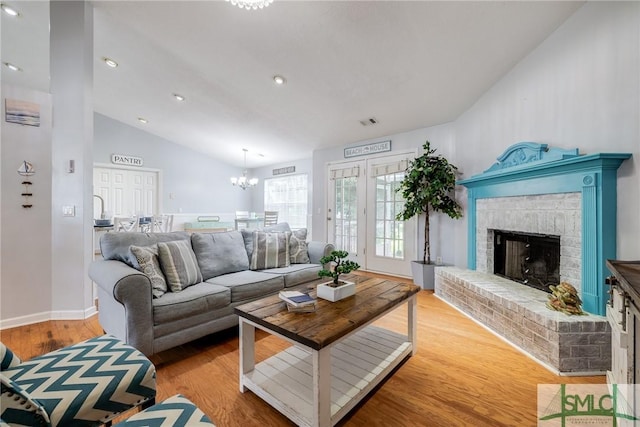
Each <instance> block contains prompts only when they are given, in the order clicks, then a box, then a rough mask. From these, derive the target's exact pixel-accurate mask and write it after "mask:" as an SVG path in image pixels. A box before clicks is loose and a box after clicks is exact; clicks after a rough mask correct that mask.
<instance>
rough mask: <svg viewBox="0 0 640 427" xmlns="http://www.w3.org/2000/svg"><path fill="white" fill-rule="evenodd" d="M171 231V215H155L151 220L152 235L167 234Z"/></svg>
mask: <svg viewBox="0 0 640 427" xmlns="http://www.w3.org/2000/svg"><path fill="white" fill-rule="evenodd" d="M172 229H173V215H166V214H165V215H155V216H154V217H153V218H152V219H151V232H152V233H169V232H170V231H171V230H172Z"/></svg>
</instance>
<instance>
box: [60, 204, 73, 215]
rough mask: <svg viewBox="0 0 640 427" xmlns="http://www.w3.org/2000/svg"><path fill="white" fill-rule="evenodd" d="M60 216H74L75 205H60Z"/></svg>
mask: <svg viewBox="0 0 640 427" xmlns="http://www.w3.org/2000/svg"><path fill="white" fill-rule="evenodd" d="M62 216H76V207H75V206H63V207H62Z"/></svg>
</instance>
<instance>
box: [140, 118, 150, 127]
mask: <svg viewBox="0 0 640 427" xmlns="http://www.w3.org/2000/svg"><path fill="white" fill-rule="evenodd" d="M138 121H139V122H140V123H142V124H145V125H146V124H147V123H149V121H148V120H147V119H145V118H144V117H138Z"/></svg>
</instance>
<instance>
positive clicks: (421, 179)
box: [396, 141, 462, 289]
mask: <svg viewBox="0 0 640 427" xmlns="http://www.w3.org/2000/svg"><path fill="white" fill-rule="evenodd" d="M422 148H423V149H424V153H423V154H422V155H421V156H420V157H416V158H415V159H413V160H412V161H410V162H409V167H408V168H407V170H406V172H405V176H404V179H403V180H402V182H401V183H400V187H398V189H397V190H396V191H399V192H401V194H402V197H403V198H404V200H405V202H404V206H403V207H402V210H401V211H400V212H399V213H398V214H397V215H396V219H398V220H403V221H406V220H409V219H411V218H413V217H414V216H416V215H421V214H424V215H425V220H424V251H423V256H422V261H414V262H412V271H413V276H414V277H413V281H414V282H415V283H416V284H418V285H420V286H421V287H422V288H423V289H433V280H434V276H433V266H434V265H433V264H431V246H430V244H429V216H430V215H431V213H432V212H442V213H445V214H447V215H448V216H449V217H450V218H453V219H458V218H461V217H462V207H461V206H460V205H459V204H458V202H457V201H456V200H455V198H454V197H453V194H454V190H455V185H456V171H457V170H458V168H457V167H455V166H454V165H452V164H451V163H449V161H448V160H447V159H446V158H444V157H443V156H441V155H437V156H434V155H433V153H435V151H436V150H435V149H433V150H432V149H431V146H430V142H429V141H426V142H425V143H424V145H423V146H422Z"/></svg>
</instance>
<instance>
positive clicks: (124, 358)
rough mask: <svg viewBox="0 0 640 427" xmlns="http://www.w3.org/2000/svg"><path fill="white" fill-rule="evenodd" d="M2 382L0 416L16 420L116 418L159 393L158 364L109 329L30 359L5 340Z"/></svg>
mask: <svg viewBox="0 0 640 427" xmlns="http://www.w3.org/2000/svg"><path fill="white" fill-rule="evenodd" d="M0 382H1V395H0V419H2V421H3V422H4V423H6V424H8V425H10V426H61V427H66V426H74V427H76V426H77V427H85V426H99V425H103V424H110V423H111V420H112V419H113V418H114V417H115V416H117V415H118V414H120V413H122V412H124V411H126V410H128V409H131V408H133V407H135V406H138V405H140V406H142V407H143V408H146V407H149V406H151V405H153V404H154V403H155V396H156V369H155V366H153V364H152V363H151V361H150V360H149V359H147V357H146V356H144V355H143V354H142V353H140V352H139V351H138V350H136V349H135V348H133V347H131V346H129V345H127V344H125V343H123V342H122V341H120V340H118V339H117V338H114V337H112V336H109V335H104V336H101V337H97V338H92V339H89V340H86V341H83V342H81V343H78V344H74V345H71V346H68V347H65V348H62V349H59V350H56V351H52V352H50V353H47V354H44V355H42V356H38V357H34V358H33V359H31V360H28V361H21V360H20V358H19V357H17V356H16V355H15V354H14V353H13V352H12V351H11V350H10V349H9V348H7V347H6V346H5V345H4V344H2V343H1V342H0ZM1 425H4V424H1Z"/></svg>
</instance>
